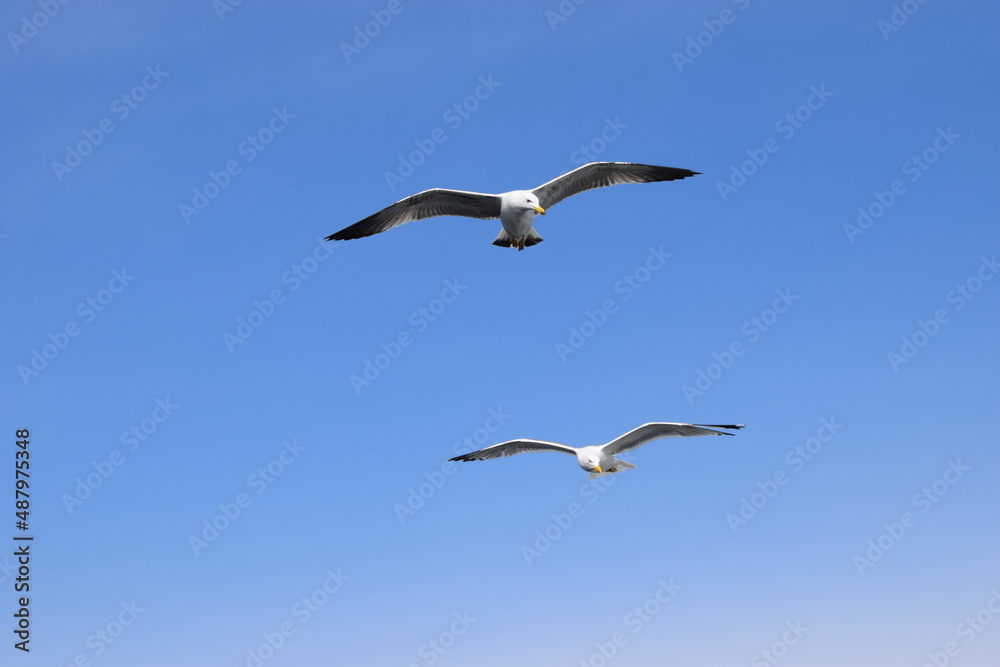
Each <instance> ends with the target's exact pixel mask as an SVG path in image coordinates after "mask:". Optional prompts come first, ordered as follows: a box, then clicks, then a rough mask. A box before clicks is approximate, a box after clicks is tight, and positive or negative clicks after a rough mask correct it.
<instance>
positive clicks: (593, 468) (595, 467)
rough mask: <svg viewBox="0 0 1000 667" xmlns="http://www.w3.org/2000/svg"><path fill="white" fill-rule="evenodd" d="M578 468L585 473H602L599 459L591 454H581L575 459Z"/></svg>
mask: <svg viewBox="0 0 1000 667" xmlns="http://www.w3.org/2000/svg"><path fill="white" fill-rule="evenodd" d="M576 459H577V462H579V464H580V467H581V468H583V469H584V470H586V471H587V472H604V471H603V470H601V457H600V456H599V455H598V454H596V453H593V452H588V453H583V452H581V453H580V454H579V455H578V456H577V457H576Z"/></svg>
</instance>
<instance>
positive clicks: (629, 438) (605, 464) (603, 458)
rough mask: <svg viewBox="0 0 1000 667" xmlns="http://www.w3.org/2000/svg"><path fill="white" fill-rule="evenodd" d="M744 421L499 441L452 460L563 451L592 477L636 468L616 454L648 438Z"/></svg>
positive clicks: (687, 434) (653, 425) (702, 432)
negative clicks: (601, 437) (572, 439)
mask: <svg viewBox="0 0 1000 667" xmlns="http://www.w3.org/2000/svg"><path fill="white" fill-rule="evenodd" d="M743 426H744V425H743V424H729V425H721V424H677V423H674V422H652V423H650V424H643V425H642V426H640V427H639V428H636V429H633V430H631V431H629V432H628V433H626V434H625V435H621V436H618V437H617V438H615V439H614V440H612V441H611V442H609V443H607V444H606V445H590V446H589V447H570V446H569V445H564V444H562V443H559V442H547V441H545V440H511V441H509V442H501V443H500V444H499V445H492V446H490V447H485V448H483V449H480V450H479V451H475V452H469V453H468V454H462V455H461V456H456V457H455V458H452V459H448V460H449V461H485V460H487V459H499V458H501V457H504V456H513V455H514V454H523V453H525V452H562V453H564V454H573V455H574V456H576V462H577V463H579V464H580V467H581V468H583V469H584V470H586V471H587V472H589V473H590V479H594V478H595V477H603V476H604V475H607V474H609V473H614V472H620V471H621V470H628V469H630V468H634V467H635V465H634V464H632V463H629V462H628V461H622V460H621V459H617V458H615V457H616V456H617V455H618V454H621V453H622V452H629V451H632V450H633V449H637V448H639V447H642V446H643V445H645V444H646V443H647V442H651V441H653V440H657V439H659V438H684V437H690V436H696V435H733V434H732V433H726V432H724V431H716V430H713V429H717V428H726V429H732V430H737V429H741V428H743Z"/></svg>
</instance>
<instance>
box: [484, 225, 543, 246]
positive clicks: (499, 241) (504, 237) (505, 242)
mask: <svg viewBox="0 0 1000 667" xmlns="http://www.w3.org/2000/svg"><path fill="white" fill-rule="evenodd" d="M544 240H545V239H543V238H542V237H541V236H539V235H538V232H536V231H535V230H534V229H529V230H528V235H527V237H526V238H525V239H524V247H525V248H530V247H531V246H533V245H538V244H539V243H541V242H542V241H544ZM493 245H495V246H500V247H501V248H511V247H513V246H514V245H515V243H514V237H512V236H511V235H510V234H508V233H507V230H506V229H501V230H500V233H499V234H497V237H496V238H495V239H493Z"/></svg>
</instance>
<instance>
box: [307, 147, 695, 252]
mask: <svg viewBox="0 0 1000 667" xmlns="http://www.w3.org/2000/svg"><path fill="white" fill-rule="evenodd" d="M698 173H700V172H697V171H691V170H690V169H678V168H676V167H657V166H654V165H649V164H634V163H632V162H591V163H589V164H585V165H583V166H582V167H578V168H577V169H574V170H573V171H571V172H569V173H567V174H563V175H562V176H560V177H558V178H556V179H553V180H551V181H549V182H548V183H546V184H544V185H539V186H538V187H537V188H535V189H534V190H512V191H511V192H504V193H501V194H498V195H490V194H483V193H481V192H466V191H465V190H446V189H444V188H434V189H432V190H424V191H423V192H420V193H417V194H415V195H412V196H410V197H407V198H406V199H401V200H399V201H398V202H396V203H395V204H393V205H392V206H389V207H387V208H384V209H382V210H381V211H379V212H378V213H375V214H374V215H370V216H368V217H367V218H365V219H364V220H362V221H360V222H356V223H354V224H353V225H351V226H350V227H346V228H344V229H341V230H340V231H339V232H337V233H336V234H331V235H330V236H327V237H326V240H327V241H346V240H348V239H359V238H362V237H365V236H371V235H372V234H378V233H379V232H384V231H386V230H388V229H393V228H395V227H399V226H400V225H402V224H405V223H407V222H411V221H413V220H424V219H426V218H433V217H436V216H439V215H457V216H464V217H467V218H480V219H482V220H492V219H493V218H500V224H502V225H503V229H502V230H501V231H500V234H499V235H498V236H497V237H496V239H495V240H494V241H493V245H495V246H501V247H503V248H517V249H518V250H524V249H525V248H527V247H529V246H533V245H535V244H536V243H541V242H542V241H543V239H542V237H541V236H539V235H538V232H536V231H535V229H534V228H533V227H532V224H533V223H534V221H535V216H536V215H545V210H546V209H548V208H551V207H553V206H555V205H556V204H558V203H559V202H561V201H562V200H563V199H566V198H567V197H572V196H573V195H575V194H578V193H580V192H584V191H586V190H593V189H594V188H604V187H607V186H609V185H619V184H621V183H655V182H658V181H674V180H678V179H681V178H687V177H688V176H694V175H696V174H698Z"/></svg>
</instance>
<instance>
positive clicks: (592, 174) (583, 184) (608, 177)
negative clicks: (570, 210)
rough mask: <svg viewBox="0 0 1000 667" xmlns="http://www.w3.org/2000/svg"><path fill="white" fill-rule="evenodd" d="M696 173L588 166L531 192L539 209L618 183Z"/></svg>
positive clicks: (623, 164)
mask: <svg viewBox="0 0 1000 667" xmlns="http://www.w3.org/2000/svg"><path fill="white" fill-rule="evenodd" d="M698 173H700V172H697V171H691V170H690V169H678V168H676V167H657V166H655V165H651V164H635V163H632V162H591V163H590V164H585V165H583V166H582V167H578V168H577V169H574V170H573V171H571V172H569V173H568V174H563V175H562V176H560V177H559V178H555V179H553V180H551V181H549V182H548V183H546V184H545V185H539V186H538V187H537V188H535V189H534V190H532V192H533V193H534V194H535V196H536V197H538V203H539V204H540V205H541V207H542V208H549V207H550V206H555V205H556V204H558V203H559V202H561V201H562V200H563V199H566V198H567V197H572V196H573V195H575V194H579V193H581V192H584V191H586V190H593V189H594V188H606V187H608V186H609V185H619V184H621V183H656V182H658V181H674V180H677V179H680V178H687V177H688V176H694V175H696V174H698Z"/></svg>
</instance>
